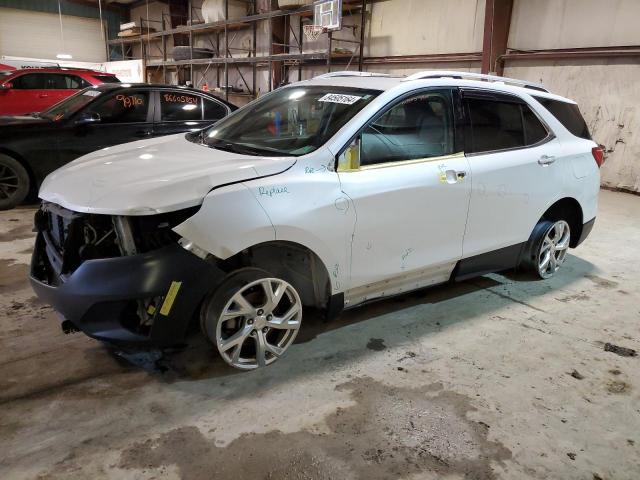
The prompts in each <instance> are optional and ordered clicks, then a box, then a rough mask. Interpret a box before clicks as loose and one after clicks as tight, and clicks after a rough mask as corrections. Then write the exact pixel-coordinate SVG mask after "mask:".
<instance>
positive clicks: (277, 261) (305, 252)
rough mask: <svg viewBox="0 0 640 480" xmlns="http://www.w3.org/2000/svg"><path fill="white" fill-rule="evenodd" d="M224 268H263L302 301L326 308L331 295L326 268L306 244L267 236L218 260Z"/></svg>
mask: <svg viewBox="0 0 640 480" xmlns="http://www.w3.org/2000/svg"><path fill="white" fill-rule="evenodd" d="M218 265H219V267H220V268H221V269H222V270H225V271H229V272H231V271H233V270H236V269H239V268H243V267H256V268H261V269H264V270H266V271H268V272H270V273H271V274H273V275H275V276H277V277H278V278H282V279H283V280H286V281H287V282H289V283H290V284H291V285H293V287H294V288H295V289H296V290H297V291H298V293H299V295H300V299H301V300H302V303H303V305H305V306H311V307H316V308H326V307H327V304H328V301H329V298H330V297H331V281H330V276H329V271H328V269H327V267H326V265H325V264H324V262H323V261H322V259H321V258H320V256H319V255H318V254H316V253H315V252H314V251H313V250H311V249H310V248H309V247H307V246H305V245H302V244H300V243H296V242H292V241H288V240H270V241H266V242H262V243H258V244H255V245H252V246H251V247H248V248H245V249H243V250H242V251H240V252H238V253H236V254H235V255H233V256H231V257H229V258H227V259H225V260H220V261H219V262H218Z"/></svg>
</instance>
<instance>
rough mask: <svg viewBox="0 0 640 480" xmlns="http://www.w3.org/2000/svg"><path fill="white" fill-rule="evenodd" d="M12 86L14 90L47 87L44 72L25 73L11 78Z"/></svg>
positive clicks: (42, 88)
mask: <svg viewBox="0 0 640 480" xmlns="http://www.w3.org/2000/svg"><path fill="white" fill-rule="evenodd" d="M11 84H12V85H13V88H14V89H16V90H44V89H45V88H47V82H46V79H45V74H42V73H27V74H25V75H20V76H19V77H16V78H14V79H13V80H11Z"/></svg>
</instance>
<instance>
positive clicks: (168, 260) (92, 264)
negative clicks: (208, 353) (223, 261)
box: [30, 233, 224, 347]
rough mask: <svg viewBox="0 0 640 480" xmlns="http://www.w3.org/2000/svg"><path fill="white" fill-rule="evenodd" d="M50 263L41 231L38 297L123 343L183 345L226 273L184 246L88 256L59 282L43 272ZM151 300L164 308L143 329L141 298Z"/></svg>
mask: <svg viewBox="0 0 640 480" xmlns="http://www.w3.org/2000/svg"><path fill="white" fill-rule="evenodd" d="M48 262H49V258H48V256H47V251H46V245H45V239H44V236H43V234H42V233H40V234H38V237H37V239H36V245H35V249H34V253H33V257H32V262H31V275H30V277H31V278H30V279H31V285H32V286H33V289H34V291H35V292H36V294H37V295H38V297H40V298H41V299H42V300H44V301H45V302H46V303H49V304H50V305H52V306H53V308H54V309H55V310H56V311H57V312H59V313H60V314H61V315H62V317H63V319H64V320H68V321H70V322H71V323H72V324H73V325H74V326H75V327H77V328H78V329H79V330H81V331H83V332H84V333H85V334H87V335H89V336H90V337H93V338H96V339H98V340H102V341H106V342H109V343H113V344H117V345H121V346H149V347H167V346H173V345H178V344H180V343H183V342H184V339H185V335H186V333H187V329H188V326H189V323H190V320H191V319H192V317H193V315H194V313H195V312H196V309H197V308H198V306H199V305H200V303H201V301H202V299H203V298H204V296H205V295H206V294H207V293H208V292H210V291H211V290H212V289H213V288H214V287H215V286H216V285H217V284H218V283H219V282H220V280H221V279H222V278H223V276H224V274H223V272H222V271H221V270H219V269H217V268H216V267H215V266H214V265H212V264H210V263H208V262H206V261H204V260H202V259H200V258H199V257H196V256H195V255H193V254H191V253H189V252H187V251H186V250H184V249H183V248H182V247H180V246H179V245H170V246H167V247H163V248H161V249H158V250H154V251H152V252H149V253H144V254H139V255H131V256H125V257H115V258H104V259H97V260H87V261H85V262H83V263H82V264H81V265H80V266H79V267H78V268H77V269H76V270H75V271H74V272H73V273H72V274H71V275H68V276H65V277H58V278H56V279H55V281H54V282H51V281H50V276H47V275H45V274H44V270H43V265H44V266H45V268H46V266H47V265H49V263H48ZM170 288H171V293H170V290H169V289H170ZM150 298H155V299H158V305H159V306H158V308H157V309H156V311H155V312H154V314H153V322H152V324H151V325H149V326H145V327H144V328H143V327H141V326H140V322H139V319H140V317H139V316H138V313H137V309H138V300H145V299H150ZM160 306H162V307H163V308H160ZM165 307H167V308H165Z"/></svg>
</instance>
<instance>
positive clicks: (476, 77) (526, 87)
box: [300, 71, 575, 103]
mask: <svg viewBox="0 0 640 480" xmlns="http://www.w3.org/2000/svg"><path fill="white" fill-rule="evenodd" d="M421 75H424V77H421ZM409 82H411V83H415V84H416V85H419V86H426V85H433V86H458V87H471V88H483V89H486V90H495V91H498V92H506V93H515V94H518V95H521V94H526V95H534V96H537V97H545V98H551V99H554V100H560V101H563V102H568V103H575V102H574V101H573V100H570V99H568V98H564V97H561V96H559V95H555V94H553V93H550V92H549V91H547V90H546V89H545V88H544V87H543V86H542V85H540V84H536V83H534V82H525V81H523V80H516V79H512V78H507V77H495V76H491V75H480V74H473V73H469V72H453V71H441V72H438V71H426V72H420V73H417V74H414V75H411V76H409V77H405V76H391V75H384V74H375V73H370V72H333V73H329V74H325V75H320V76H318V77H314V78H312V79H310V80H306V81H303V82H300V83H304V84H305V85H325V86H339V87H353V88H367V89H373V90H383V91H384V90H390V89H392V88H395V87H398V86H400V85H403V84H405V83H409Z"/></svg>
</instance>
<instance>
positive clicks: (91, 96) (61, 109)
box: [40, 87, 104, 121]
mask: <svg viewBox="0 0 640 480" xmlns="http://www.w3.org/2000/svg"><path fill="white" fill-rule="evenodd" d="M100 95H104V93H103V92H101V91H100V90H97V89H95V88H93V87H91V88H86V89H84V90H82V91H80V92H78V93H74V94H73V95H71V96H70V97H67V98H65V99H64V100H62V101H61V102H58V103H56V104H55V105H54V106H53V107H51V108H49V109H47V110H45V111H44V112H41V113H40V116H41V117H43V118H48V119H50V120H54V121H59V120H63V119H66V118H69V117H70V116H71V115H73V114H74V113H76V112H77V111H78V110H80V109H81V108H82V107H84V106H85V105H88V104H89V103H91V102H93V101H95V100H96V99H97V98H98V97H99V96H100Z"/></svg>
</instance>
